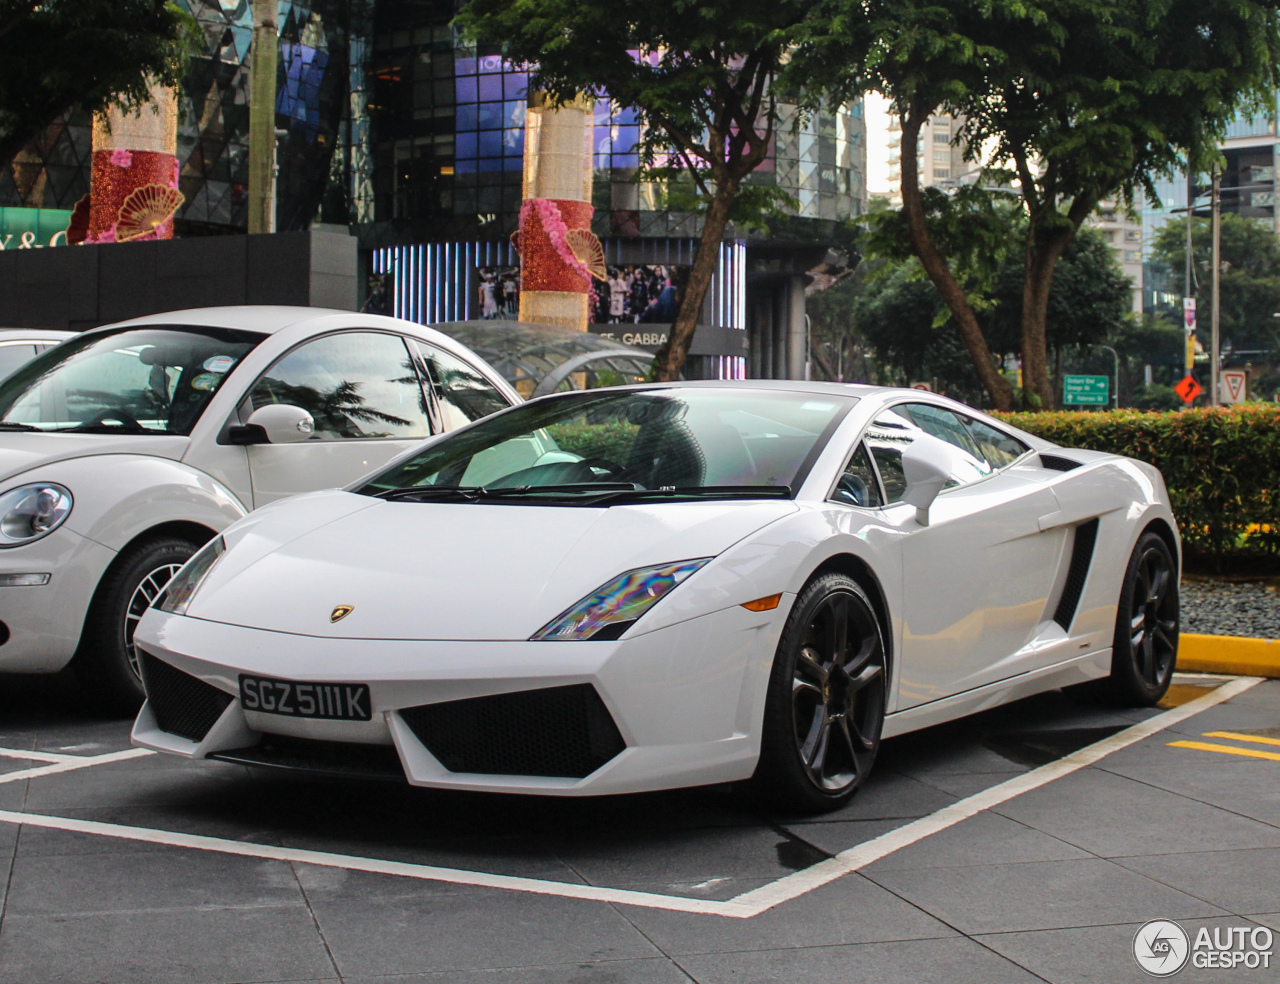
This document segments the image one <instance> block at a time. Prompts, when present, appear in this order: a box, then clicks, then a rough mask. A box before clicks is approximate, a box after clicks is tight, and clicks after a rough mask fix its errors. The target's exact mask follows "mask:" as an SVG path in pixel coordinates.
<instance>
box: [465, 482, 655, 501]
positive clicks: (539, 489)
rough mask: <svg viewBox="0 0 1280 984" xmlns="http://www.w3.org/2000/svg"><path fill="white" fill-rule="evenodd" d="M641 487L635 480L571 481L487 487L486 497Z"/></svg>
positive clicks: (613, 490) (510, 496) (515, 496)
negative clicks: (557, 483)
mask: <svg viewBox="0 0 1280 984" xmlns="http://www.w3.org/2000/svg"><path fill="white" fill-rule="evenodd" d="M639 489H640V486H639V485H636V484H635V483H634V482H571V483H565V484H564V485H513V486H511V487H510V488H502V487H499V488H496V489H495V488H485V489H482V490H481V491H482V492H483V494H484V497H485V498H486V499H510V498H519V497H522V496H526V495H590V494H592V493H593V492H595V493H606V494H616V493H619V492H635V491H637V490H639Z"/></svg>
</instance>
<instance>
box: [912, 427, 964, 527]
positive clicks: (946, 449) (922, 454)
mask: <svg viewBox="0 0 1280 984" xmlns="http://www.w3.org/2000/svg"><path fill="white" fill-rule="evenodd" d="M954 463H955V456H954V455H953V454H952V452H951V446H950V445H949V444H947V442H946V441H940V440H939V439H938V438H936V437H933V436H931V435H929V434H923V435H921V436H920V437H918V438H916V440H915V441H913V442H912V444H911V446H910V447H909V448H907V450H906V451H904V452H902V475H903V477H904V478H905V479H906V480H907V488H906V491H904V492H903V493H902V501H903V502H906V503H908V504H910V505H913V506H915V507H916V521H917V522H918V523H919V524H920V525H921V526H928V525H929V507H930V506H931V505H933V500H934V499H936V498H937V497H938V493H939V492H941V491H942V488H943V486H944V485H946V484H947V483H948V482H949V481H951V470H952V467H953V465H954Z"/></svg>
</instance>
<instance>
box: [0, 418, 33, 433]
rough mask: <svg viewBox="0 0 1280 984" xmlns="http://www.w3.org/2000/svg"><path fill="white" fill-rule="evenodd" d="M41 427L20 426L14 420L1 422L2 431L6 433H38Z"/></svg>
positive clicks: (0, 428)
mask: <svg viewBox="0 0 1280 984" xmlns="http://www.w3.org/2000/svg"><path fill="white" fill-rule="evenodd" d="M39 429H40V428H39V427H32V426H31V425H30V424H19V423H16V422H15V421H12V420H4V421H0V430H6V431H38V430H39Z"/></svg>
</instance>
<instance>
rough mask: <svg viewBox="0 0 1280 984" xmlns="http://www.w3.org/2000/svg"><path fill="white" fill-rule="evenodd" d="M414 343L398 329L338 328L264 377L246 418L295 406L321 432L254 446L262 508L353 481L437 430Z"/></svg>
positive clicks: (253, 474) (253, 471) (256, 497)
mask: <svg viewBox="0 0 1280 984" xmlns="http://www.w3.org/2000/svg"><path fill="white" fill-rule="evenodd" d="M410 344H411V343H410V341H409V340H408V339H406V338H404V337H403V336H401V335H398V334H393V333H391V332H381V331H358V330H356V331H346V332H335V333H333V334H330V335H323V336H321V337H319V338H314V339H311V340H310V341H307V342H304V343H302V344H301V345H299V346H297V347H296V348H294V349H292V350H291V351H289V352H287V353H286V354H285V355H283V356H282V357H281V358H280V359H278V360H277V361H276V362H275V364H274V365H272V366H271V368H269V369H268V370H267V371H266V372H264V373H263V374H262V375H261V376H259V377H258V379H257V380H256V381H255V382H254V384H253V386H252V388H251V389H250V390H249V393H248V395H247V396H246V398H245V401H244V403H242V404H241V407H240V418H241V420H242V421H244V420H247V419H248V416H249V414H250V413H252V412H253V411H254V410H257V409H259V408H260V407H264V406H269V405H271V404H291V405H294V406H298V407H301V408H302V409H304V410H306V411H307V412H308V413H310V414H311V416H312V418H313V419H314V421H315V433H314V434H313V435H312V437H311V439H310V440H306V441H300V442H298V443H296V444H255V445H251V446H250V447H249V448H248V452H249V474H250V480H251V482H252V485H253V505H254V508H255V509H256V508H258V507H260V506H263V505H266V504H267V503H268V502H273V501H275V500H276V499H281V498H284V497H285V496H289V495H295V494H296V493H299V492H307V491H311V490H313V489H324V488H334V487H337V486H342V485H346V484H347V483H349V482H351V481H354V480H355V479H357V478H359V477H360V476H361V475H363V474H365V473H366V472H369V471H372V470H374V469H375V468H378V467H379V466H381V465H383V464H385V463H386V462H387V461H389V460H390V459H391V458H393V457H394V456H395V455H397V454H399V453H400V452H401V451H405V450H407V449H409V448H411V447H413V446H414V445H415V444H417V443H419V442H420V441H422V440H423V439H424V438H427V437H429V436H430V435H431V433H432V428H431V423H430V421H431V417H432V407H431V397H430V395H429V393H428V391H427V389H426V388H425V386H424V380H423V378H422V375H421V370H420V369H419V366H418V360H417V359H416V358H415V357H414V355H413V354H412V353H411V352H410V349H409V347H408V346H409V345H410Z"/></svg>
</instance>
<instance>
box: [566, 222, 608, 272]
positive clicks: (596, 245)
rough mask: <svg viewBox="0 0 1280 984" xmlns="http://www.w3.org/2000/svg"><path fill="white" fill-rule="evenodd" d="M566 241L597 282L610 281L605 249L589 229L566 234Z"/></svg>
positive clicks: (572, 230)
mask: <svg viewBox="0 0 1280 984" xmlns="http://www.w3.org/2000/svg"><path fill="white" fill-rule="evenodd" d="M564 241H565V242H566V243H568V244H569V249H571V250H572V251H573V255H574V256H575V257H577V260H578V262H579V263H581V264H582V265H583V266H585V267H586V268H587V272H588V273H590V274H591V276H593V277H595V278H596V279H597V280H608V279H609V272H608V271H607V270H606V269H605V266H604V247H603V246H602V245H601V244H600V240H599V239H597V238H596V235H595V233H593V232H591V231H590V230H588V229H570V230H569V231H568V232H566V233H565V234H564Z"/></svg>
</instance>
